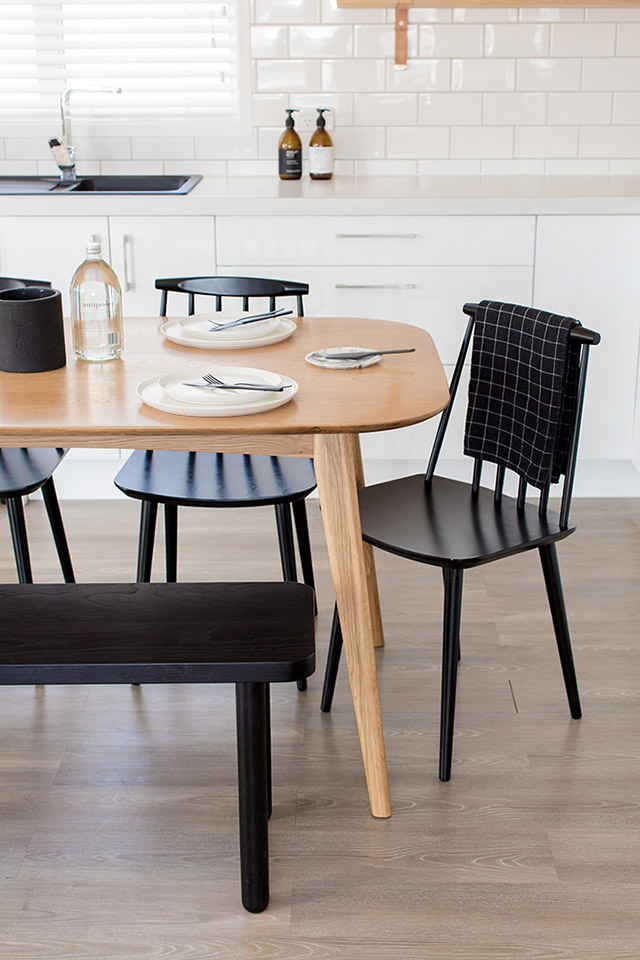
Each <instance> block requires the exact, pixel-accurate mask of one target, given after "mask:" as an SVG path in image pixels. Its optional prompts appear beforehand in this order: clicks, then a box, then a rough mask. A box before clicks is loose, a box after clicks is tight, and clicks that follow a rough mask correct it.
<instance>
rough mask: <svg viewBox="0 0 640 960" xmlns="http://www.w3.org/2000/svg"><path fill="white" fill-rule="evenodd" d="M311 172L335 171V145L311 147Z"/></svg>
mask: <svg viewBox="0 0 640 960" xmlns="http://www.w3.org/2000/svg"><path fill="white" fill-rule="evenodd" d="M309 173H333V147H309Z"/></svg>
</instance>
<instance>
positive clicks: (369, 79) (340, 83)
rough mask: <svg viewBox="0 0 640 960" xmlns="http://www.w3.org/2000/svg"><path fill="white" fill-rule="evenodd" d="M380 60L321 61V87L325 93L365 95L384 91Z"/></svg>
mask: <svg viewBox="0 0 640 960" xmlns="http://www.w3.org/2000/svg"><path fill="white" fill-rule="evenodd" d="M384 66H385V65H384V61H382V60H323V61H322V87H321V89H322V90H323V91H324V92H325V93H331V92H333V91H335V92H336V93H341V92H342V91H344V90H351V91H352V92H353V93H360V92H362V93H366V92H367V91H368V90H371V91H372V92H374V93H375V92H376V91H383V90H384Z"/></svg>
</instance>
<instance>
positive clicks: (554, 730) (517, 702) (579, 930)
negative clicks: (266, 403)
mask: <svg viewBox="0 0 640 960" xmlns="http://www.w3.org/2000/svg"><path fill="white" fill-rule="evenodd" d="M62 510H63V514H64V518H65V523H66V527H67V532H68V536H69V541H70V546H71V551H72V555H73V559H74V562H75V565H76V571H77V575H78V579H79V580H83V581H103V580H116V581H126V580H130V579H132V578H133V575H134V569H135V552H136V546H137V524H138V507H137V505H136V504H135V503H133V502H131V501H110V502H105V503H96V502H91V501H83V502H76V503H70V502H64V503H63V504H62ZM309 514H310V528H311V536H312V545H313V549H314V557H315V566H316V572H317V579H318V590H319V605H320V615H319V619H318V653H319V656H318V662H319V669H318V673H317V674H316V676H315V677H313V678H312V679H311V681H310V687H309V690H308V692H307V693H303V694H300V693H298V692H297V691H296V690H295V687H294V685H291V686H286V687H285V686H279V687H274V690H273V725H274V736H273V739H274V788H275V789H274V804H275V806H274V814H273V818H272V821H271V832H270V839H271V862H272V900H271V905H270V907H269V909H268V910H267V912H266V913H264V914H261V915H258V916H252V915H250V914H247V913H245V912H244V911H243V910H242V908H241V906H240V902H239V890H238V869H239V868H238V849H237V825H236V758H235V736H234V698H233V690H232V689H231V688H230V687H228V686H219V687H218V686H209V687H207V686H195V687H179V686H158V687H153V686H142V687H128V686H115V687H53V686H51V687H4V688H2V691H1V692H0V730H1V731H2V736H1V740H0V782H1V784H2V788H1V790H0V856H1V858H2V859H1V861H0V863H1V865H2V871H1V873H0V958H2V960H49V958H51V960H78V958H87V957H89V958H96V960H98V958H99V960H157V958H171V960H208V958H212V960H214V958H215V960H222V958H224V960H637V958H638V956H640V920H639V917H640V841H639V839H638V838H639V837H640V737H639V733H640V642H639V641H640V504H639V502H638V501H634V500H619V501H615V500H599V501H598V500H592V501H586V500H580V501H577V502H576V504H575V509H574V516H575V519H576V520H577V522H578V532H577V533H576V535H575V536H573V537H571V538H569V539H568V540H567V541H565V542H564V543H562V544H560V545H559V548H558V550H559V557H560V566H561V570H562V573H563V579H564V586H565V594H566V601H567V607H568V612H569V619H570V626H571V628H572V635H573V645H574V653H575V658H576V667H577V671H578V679H579V682H580V687H581V694H582V701H583V710H584V718H583V719H582V720H581V721H579V722H577V721H572V720H571V719H570V717H569V712H568V708H567V704H566V699H565V695H564V688H563V684H562V678H561V674H560V668H559V663H558V658H557V653H556V650H555V643H554V640H553V635H552V631H551V623H550V618H549V614H548V610H547V606H546V597H545V592H544V586H543V580H542V575H541V571H540V567H539V562H538V559H537V556H535V555H528V556H524V557H517V558H515V559H512V560H508V561H503V562H501V563H497V564H493V565H490V566H487V567H482V568H479V569H477V570H473V571H470V572H469V573H468V574H467V576H466V578H465V579H466V584H465V596H464V604H463V634H462V662H461V664H460V679H459V691H458V711H457V724H456V742H455V752H454V770H453V779H452V780H451V782H450V783H447V784H442V783H440V782H439V781H438V779H437V754H438V703H439V694H440V675H439V667H440V643H441V639H440V631H441V620H440V615H441V604H442V585H441V577H440V572H439V571H438V570H437V569H430V568H427V567H421V566H420V565H418V564H411V563H408V562H405V561H402V560H400V559H398V558H394V557H391V556H389V555H386V554H383V553H380V552H378V551H376V566H377V569H378V579H379V583H380V598H381V605H382V613H383V620H384V624H385V635H386V644H385V646H384V647H383V648H380V649H378V650H376V660H377V664H378V670H379V677H380V691H381V698H382V709H383V717H384V726H385V739H386V748H387V759H388V765H389V774H390V785H391V796H392V806H393V816H392V817H391V819H390V820H376V819H374V818H373V817H371V816H370V813H369V804H368V798H367V792H366V788H365V782H364V773H363V768H362V762H361V755H360V747H359V742H358V736H357V731H356V725H355V717H354V712H353V706H352V704H351V701H350V697H349V693H348V682H347V677H346V670H345V669H344V666H343V669H342V670H341V674H340V677H339V680H338V686H337V692H336V699H335V705H334V709H333V712H332V713H331V715H328V716H327V715H323V714H321V713H320V711H319V700H320V688H321V680H322V670H323V669H324V657H325V652H326V646H327V640H328V632H329V626H330V618H331V611H332V607H333V593H332V590H331V585H330V582H329V574H328V563H327V557H326V549H325V546H324V543H323V536H322V523H321V518H320V515H319V511H318V506H317V502H313V501H312V502H311V503H310V504H309ZM27 524H28V528H29V534H30V543H31V548H32V554H33V566H34V574H35V577H36V579H37V580H39V581H42V582H45V581H56V580H59V579H60V575H59V571H58V567H57V562H56V558H55V553H54V550H53V547H52V543H51V537H50V534H49V531H48V528H47V523H46V518H45V517H44V516H43V512H42V505H41V504H40V503H39V502H32V503H30V504H29V505H28V507H27ZM180 526H181V533H180V562H179V569H180V578H181V579H183V580H189V579H191V580H217V579H219V580H227V579H234V578H235V579H238V580H242V579H247V580H260V579H265V580H266V579H277V578H279V576H280V568H279V559H278V554H277V538H276V532H275V523H274V519H273V512H272V510H270V509H265V510H244V511H243V510H227V511H224V510H221V511H205V510H199V511H196V510H192V511H181V513H180ZM0 543H1V544H2V550H1V551H0V554H1V555H0V580H2V581H15V573H14V568H13V562H12V557H11V552H10V545H9V535H8V529H7V522H6V515H5V513H4V511H2V513H0ZM162 570H163V564H162V558H161V556H160V553H159V552H158V559H157V566H156V569H155V574H156V575H157V578H160V577H161V576H162Z"/></svg>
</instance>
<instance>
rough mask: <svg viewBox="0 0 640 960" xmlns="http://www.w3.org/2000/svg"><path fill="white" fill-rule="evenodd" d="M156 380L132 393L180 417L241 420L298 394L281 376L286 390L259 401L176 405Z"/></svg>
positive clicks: (143, 383) (293, 383) (156, 408)
mask: <svg viewBox="0 0 640 960" xmlns="http://www.w3.org/2000/svg"><path fill="white" fill-rule="evenodd" d="M159 379H160V378H159V377H149V378H148V379H147V380H143V381H142V383H139V384H138V386H137V388H136V393H137V394H138V397H139V398H140V400H142V402H143V403H146V404H147V406H148V407H153V409H154V410H161V411H162V412H163V413H173V414H177V415H178V416H181V417H242V416H246V415H247V414H253V413H264V412H265V411H266V410H273V409H274V407H281V406H282V405H283V404H285V403H288V402H289V400H291V399H292V398H293V397H295V395H296V393H297V392H298V384H297V383H296V381H295V380H292V379H291V377H284V376H283V377H281V378H280V379H281V382H282V383H290V384H291V389H290V390H283V391H282V393H265V394H263V397H262V398H261V399H260V400H253V401H250V402H249V403H225V404H211V403H203V404H202V405H201V404H198V403H180V401H179V400H172V399H171V397H168V396H167V394H166V393H165V392H164V390H163V389H162V387H161V386H160V384H159V383H158V380H159Z"/></svg>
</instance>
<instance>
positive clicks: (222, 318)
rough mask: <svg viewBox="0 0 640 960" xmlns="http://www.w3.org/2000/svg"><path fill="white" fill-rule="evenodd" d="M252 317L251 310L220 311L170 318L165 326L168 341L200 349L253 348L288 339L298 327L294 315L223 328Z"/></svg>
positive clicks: (163, 325)
mask: <svg viewBox="0 0 640 960" xmlns="http://www.w3.org/2000/svg"><path fill="white" fill-rule="evenodd" d="M249 316H251V314H250V313H249V311H244V312H240V313H238V311H229V310H226V311H225V310H220V311H217V312H215V313H197V314H195V315H194V316H193V317H180V318H178V319H175V320H174V319H172V320H167V322H166V323H163V324H162V326H161V328H160V329H161V330H162V333H163V334H164V335H165V337H166V338H167V340H171V341H172V342H173V343H179V344H180V345H181V346H183V347H195V348H196V349H198V350H250V349H252V348H253V347H266V346H268V345H269V344H271V343H280V341H281V340H286V339H287V338H288V337H290V336H291V335H292V334H293V333H294V332H295V330H296V325H295V323H294V322H293V320H291V318H290V317H270V318H268V319H266V320H256V321H254V322H253V323H245V324H242V325H241V326H237V327H229V328H227V329H226V330H219V329H218V327H220V326H221V325H222V324H225V323H232V322H233V321H234V320H242V319H244V318H246V317H249Z"/></svg>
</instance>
